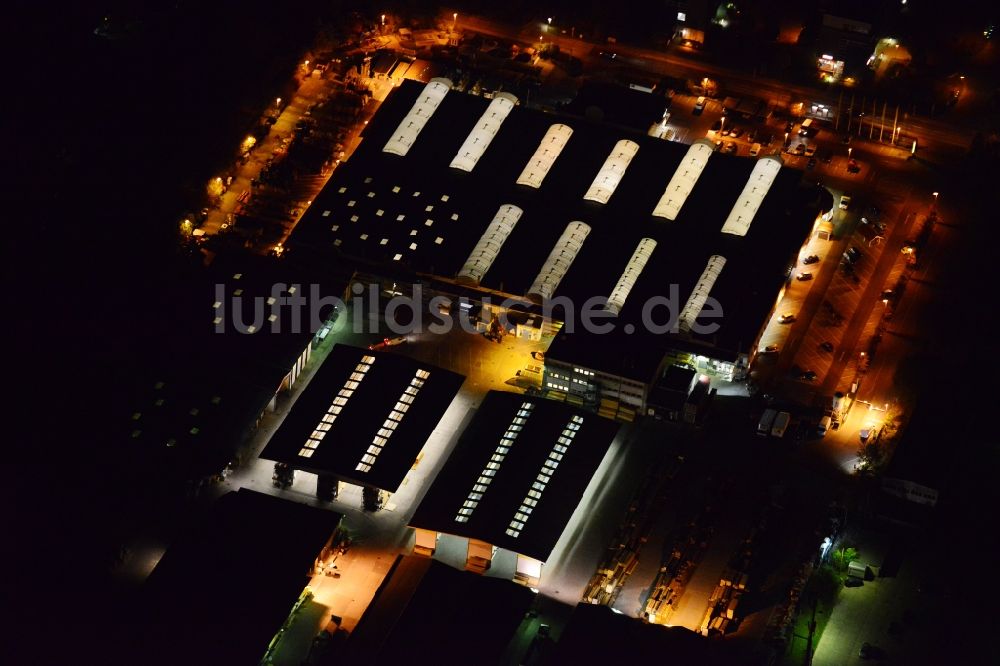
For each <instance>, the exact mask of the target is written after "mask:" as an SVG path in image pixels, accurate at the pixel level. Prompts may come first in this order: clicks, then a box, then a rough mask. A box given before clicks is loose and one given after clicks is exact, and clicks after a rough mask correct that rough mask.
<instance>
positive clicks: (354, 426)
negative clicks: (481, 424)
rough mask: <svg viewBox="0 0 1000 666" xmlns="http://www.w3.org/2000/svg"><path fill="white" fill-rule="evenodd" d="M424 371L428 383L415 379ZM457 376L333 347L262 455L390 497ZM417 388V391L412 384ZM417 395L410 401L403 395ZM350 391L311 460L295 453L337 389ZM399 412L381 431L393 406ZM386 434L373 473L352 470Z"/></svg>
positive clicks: (451, 395) (401, 358)
mask: <svg viewBox="0 0 1000 666" xmlns="http://www.w3.org/2000/svg"><path fill="white" fill-rule="evenodd" d="M366 358H368V359H373V360H372V362H371V364H370V369H369V370H368V371H367V372H364V373H361V374H362V375H363V377H364V378H363V379H361V380H359V381H358V382H357V387H356V388H354V389H350V388H349V387H348V385H346V384H345V382H348V381H353V380H352V375H355V373H357V372H358V365H359V364H362V363H363V362H364V359H366ZM418 373H420V374H421V375H422V374H424V373H426V377H419V376H418ZM463 380H464V377H463V376H462V375H459V374H456V373H454V372H450V371H448V370H444V369H442V368H438V367H436V366H433V365H427V364H426V363H421V362H419V361H415V360H413V359H411V358H408V357H406V356H400V355H398V354H393V353H391V352H384V351H370V350H367V349H360V348H358V347H351V346H349V345H336V346H334V348H333V349H332V350H331V351H330V355H329V356H328V357H327V358H326V360H325V361H324V362H323V365H322V366H321V367H320V368H319V369H318V370H317V371H316V374H315V375H313V378H312V379H311V380H310V382H309V385H308V386H307V387H306V388H305V390H304V391H303V392H302V394H301V395H300V396H299V398H298V400H296V401H295V404H294V405H293V406H292V410H291V412H290V413H289V414H288V416H287V417H286V418H285V421H284V423H282V425H281V428H279V429H278V431H277V432H276V433H275V434H274V436H273V437H272V438H271V441H270V442H269V443H268V445H267V447H265V449H264V452H263V453H262V454H261V457H263V458H266V459H268V460H275V461H281V462H285V463H288V464H289V465H292V466H293V467H295V468H297V469H303V470H306V471H310V472H315V473H317V474H333V475H335V476H337V477H339V478H341V479H344V480H346V481H351V482H353V483H358V484H361V485H367V486H374V487H376V488H381V489H382V490H387V491H389V492H394V491H395V490H396V489H397V488H398V487H399V484H400V483H402V481H403V477H404V476H406V473H407V472H408V471H409V470H410V467H411V466H412V465H413V461H414V460H416V458H417V455H418V454H419V453H420V450H421V449H422V448H423V446H424V443H425V442H426V441H427V438H428V437H430V435H431V433H432V432H433V431H434V428H435V427H436V426H437V423H438V421H440V420H441V417H442V416H443V415H444V412H445V410H446V409H447V408H448V405H449V404H451V401H452V398H454V397H455V394H456V393H457V392H458V389H459V387H460V386H461V385H462V381H463ZM415 383H416V384H419V386H416V385H414V384H415ZM411 387H412V389H411V390H415V394H414V395H412V396H411V395H409V394H407V393H406V392H405V391H406V390H407V389H410V388H411ZM345 388H347V390H353V394H352V395H350V396H349V397H347V398H346V402H345V403H344V404H343V405H342V410H341V411H340V413H339V414H337V415H336V418H335V419H334V420H333V422H332V423H331V424H330V428H329V430H328V431H326V434H325V435H324V437H323V438H322V440H321V442H320V444H319V445H318V446H316V447H315V453H313V454H312V455H311V456H310V457H304V456H303V455H300V454H301V452H302V451H303V449H304V448H305V447H306V442H307V440H308V439H309V437H310V436H311V435H312V433H313V432H314V431H315V430H316V429H317V426H318V425H319V424H320V423H321V419H322V418H323V417H324V416H325V415H327V413H328V411H329V410H330V408H331V406H332V405H333V403H334V401H335V399H337V398H338V395H339V393H340V391H341V390H342V389H345ZM401 396H405V398H404V399H403V402H404V407H405V413H403V414H402V417H401V418H400V419H399V420H398V425H396V426H395V427H394V428H393V427H391V426H387V425H386V421H387V420H390V413H392V412H393V411H394V410H395V406H396V404H397V401H399V400H401ZM410 398H412V401H411V402H409V403H407V402H406V401H407V400H409V399H410ZM387 428H388V430H389V431H391V435H389V436H388V437H387V438H386V439H387V441H386V442H385V443H384V446H383V447H382V450H381V452H379V453H378V455H377V456H375V459H374V462H373V463H371V469H370V470H367V471H364V470H359V469H357V466H358V464H359V463H361V462H362V458H363V456H365V455H367V454H368V449H369V447H371V446H373V443H374V440H375V438H376V437H380V436H382V435H380V434H379V431H380V430H385V429H387Z"/></svg>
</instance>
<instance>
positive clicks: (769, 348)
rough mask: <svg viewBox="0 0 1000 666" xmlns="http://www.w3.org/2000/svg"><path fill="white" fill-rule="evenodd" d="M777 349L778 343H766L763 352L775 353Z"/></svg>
mask: <svg viewBox="0 0 1000 666" xmlns="http://www.w3.org/2000/svg"><path fill="white" fill-rule="evenodd" d="M777 351H778V345H768V346H766V347H764V353H765V354H775V353H777Z"/></svg>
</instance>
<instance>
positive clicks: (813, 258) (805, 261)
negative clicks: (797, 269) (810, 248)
mask: <svg viewBox="0 0 1000 666" xmlns="http://www.w3.org/2000/svg"><path fill="white" fill-rule="evenodd" d="M817 261H819V256H817V255H815V254H810V255H809V256H808V257H806V258H805V259H803V260H802V263H803V264H805V265H807V266H808V265H809V264H815V263H816V262H817Z"/></svg>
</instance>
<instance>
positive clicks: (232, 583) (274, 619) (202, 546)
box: [130, 488, 341, 664]
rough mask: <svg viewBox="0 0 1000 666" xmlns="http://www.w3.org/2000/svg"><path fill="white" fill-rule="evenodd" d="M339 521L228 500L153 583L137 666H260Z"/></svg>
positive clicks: (268, 502)
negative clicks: (139, 665) (193, 665)
mask: <svg viewBox="0 0 1000 666" xmlns="http://www.w3.org/2000/svg"><path fill="white" fill-rule="evenodd" d="M340 519H341V515H340V514H338V513H334V512H332V511H327V510H324V509H317V508H314V507H310V506H307V505H304V504H299V503H296V502H291V501H288V500H284V499H279V498H276V497H272V496H270V495H265V494H262V493H258V492H254V491H252V490H247V489H245V488H243V489H240V490H238V491H236V492H231V493H228V494H226V495H223V496H222V497H221V498H219V499H218V500H217V501H216V502H215V503H214V504H213V505H211V507H210V508H209V510H208V512H207V513H206V514H203V518H202V520H201V521H199V522H198V524H197V525H195V526H194V527H193V528H192V529H191V530H190V531H189V532H187V533H185V534H183V535H182V536H181V537H180V538H178V539H177V540H175V541H174V543H172V544H171V545H170V547H169V548H168V549H167V551H166V553H165V554H164V555H163V557H162V558H161V559H160V561H159V563H158V564H157V565H156V568H155V569H154V570H153V572H152V573H151V574H150V575H149V577H148V578H147V579H146V583H145V584H144V586H143V588H142V590H141V594H142V603H141V606H140V609H141V612H137V614H136V618H135V620H136V626H135V631H136V634H137V636H136V638H137V640H136V643H135V645H134V646H133V649H134V650H135V651H136V654H135V657H136V658H135V659H133V660H130V661H131V663H147V664H150V663H155V664H160V663H163V664H179V663H189V662H191V661H192V660H194V661H195V662H197V663H203V664H222V663H227V664H229V663H232V664H255V663H257V662H258V661H260V659H261V658H262V657H263V656H264V653H265V651H266V650H267V647H268V643H269V641H270V640H271V639H272V638H273V637H274V635H275V634H276V633H277V632H278V630H279V629H280V628H281V626H282V623H283V621H284V620H285V618H286V617H287V616H288V614H289V613H290V612H291V610H292V607H293V606H294V604H295V602H296V599H298V597H299V595H300V594H301V593H302V591H303V589H304V588H305V586H306V585H308V583H309V572H310V570H311V568H312V566H313V563H314V561H315V558H316V557H317V556H318V555H319V554H320V551H321V550H322V549H323V547H324V546H325V545H326V544H327V542H328V540H329V539H330V537H331V536H332V535H333V533H334V531H335V530H336V529H337V526H338V525H339V523H340ZM140 655H141V656H140Z"/></svg>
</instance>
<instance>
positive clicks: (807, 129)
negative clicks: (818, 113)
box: [799, 118, 813, 136]
mask: <svg viewBox="0 0 1000 666" xmlns="http://www.w3.org/2000/svg"><path fill="white" fill-rule="evenodd" d="M812 124H813V119H812V118H806V119H805V120H803V121H802V125H801V126H800V127H799V136H811V135H812V133H813V127H812Z"/></svg>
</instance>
